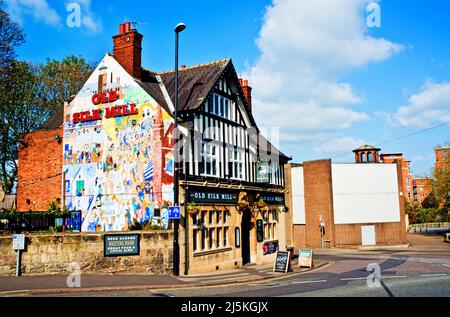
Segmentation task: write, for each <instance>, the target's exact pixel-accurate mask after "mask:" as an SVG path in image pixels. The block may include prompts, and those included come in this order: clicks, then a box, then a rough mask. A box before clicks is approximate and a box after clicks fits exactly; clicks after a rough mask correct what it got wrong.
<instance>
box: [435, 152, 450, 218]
mask: <svg viewBox="0 0 450 317" xmlns="http://www.w3.org/2000/svg"><path fill="white" fill-rule="evenodd" d="M433 177H434V181H433V195H434V196H435V197H436V200H437V202H438V205H439V207H440V208H443V209H445V210H446V211H450V155H448V156H447V158H446V159H445V160H444V163H443V167H442V168H435V169H434V172H433Z"/></svg>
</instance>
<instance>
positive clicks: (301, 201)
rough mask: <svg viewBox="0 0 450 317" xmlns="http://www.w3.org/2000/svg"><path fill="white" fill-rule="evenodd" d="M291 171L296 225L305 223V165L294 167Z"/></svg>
mask: <svg viewBox="0 0 450 317" xmlns="http://www.w3.org/2000/svg"><path fill="white" fill-rule="evenodd" d="M291 173H292V208H293V211H292V213H293V218H294V225H305V224H306V217H305V186H304V182H303V167H293V168H292V170H291Z"/></svg>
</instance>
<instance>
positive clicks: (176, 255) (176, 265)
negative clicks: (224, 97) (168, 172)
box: [173, 23, 187, 276]
mask: <svg viewBox="0 0 450 317" xmlns="http://www.w3.org/2000/svg"><path fill="white" fill-rule="evenodd" d="M185 28H186V25H185V24H184V23H179V24H178V25H177V26H176V27H175V97H174V99H175V100H174V101H175V102H174V108H175V109H174V121H175V123H174V130H175V139H174V142H175V148H174V160H175V173H174V180H173V186H174V188H173V194H174V205H175V206H179V158H178V146H179V145H178V37H179V33H180V32H182V31H183V30H184V29H185ZM179 228H180V219H175V220H174V226H173V231H174V234H173V275H174V276H179V275H180V246H179V244H178V230H179ZM186 243H187V242H186Z"/></svg>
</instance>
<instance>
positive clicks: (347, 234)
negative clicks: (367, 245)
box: [285, 160, 407, 248]
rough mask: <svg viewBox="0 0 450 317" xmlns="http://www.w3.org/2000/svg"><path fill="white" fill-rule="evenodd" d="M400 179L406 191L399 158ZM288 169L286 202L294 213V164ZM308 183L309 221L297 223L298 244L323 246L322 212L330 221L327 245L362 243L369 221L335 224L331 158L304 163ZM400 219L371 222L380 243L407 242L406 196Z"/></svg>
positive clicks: (398, 179) (299, 245)
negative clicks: (366, 222) (363, 230)
mask: <svg viewBox="0 0 450 317" xmlns="http://www.w3.org/2000/svg"><path fill="white" fill-rule="evenodd" d="M394 164H397V181H398V188H399V193H400V192H402V191H403V177H402V162H401V161H397V162H395V163H394ZM292 166H293V165H288V166H287V168H286V170H285V175H286V177H287V178H286V186H287V188H288V191H289V193H290V194H289V195H286V205H287V206H288V207H289V208H290V211H292V213H293V212H294V211H293V210H292V194H291V192H292V188H291V187H292V181H291V177H292V174H291V170H290V169H291V167H292ZM303 172H304V184H305V210H306V225H294V226H293V240H294V245H295V247H297V248H320V247H321V235H320V230H319V215H322V216H323V218H324V220H325V223H326V232H325V240H330V241H331V242H328V243H325V247H356V246H360V245H361V243H362V242H361V226H364V225H366V224H348V225H335V224H334V214H333V195H332V193H333V191H332V175H331V161H329V160H323V161H312V162H305V163H304V164H303ZM399 204H400V221H399V222H394V223H377V224H367V225H374V226H375V234H376V242H377V244H378V245H399V244H406V243H407V234H406V223H405V209H404V200H403V199H402V197H400V199H399Z"/></svg>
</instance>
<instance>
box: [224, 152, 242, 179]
mask: <svg viewBox="0 0 450 317" xmlns="http://www.w3.org/2000/svg"><path fill="white" fill-rule="evenodd" d="M228 159H229V162H228V172H229V173H230V177H231V178H233V179H244V178H245V173H244V172H245V171H244V151H242V150H237V149H230V151H229V157H228Z"/></svg>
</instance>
